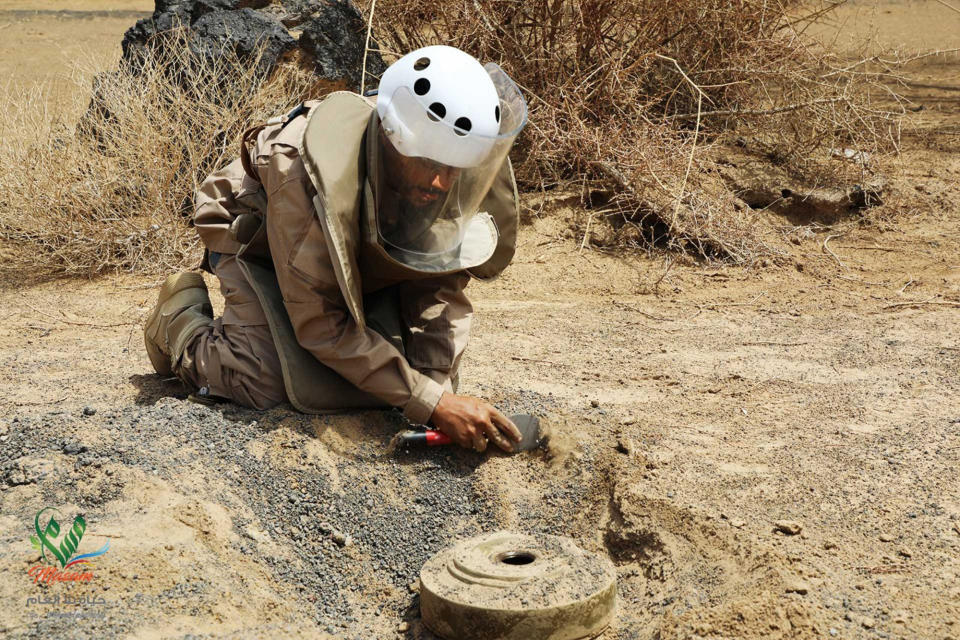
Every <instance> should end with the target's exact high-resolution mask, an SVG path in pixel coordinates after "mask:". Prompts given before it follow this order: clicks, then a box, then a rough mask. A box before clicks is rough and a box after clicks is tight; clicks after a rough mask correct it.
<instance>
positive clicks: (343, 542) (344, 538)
mask: <svg viewBox="0 0 960 640" xmlns="http://www.w3.org/2000/svg"><path fill="white" fill-rule="evenodd" d="M330 537H331V538H333V541H334V542H335V543H336V544H337V546H339V547H349V546H350V545H351V544H353V540H351V539H350V536H348V535H346V534H345V533H340V532H339V531H334V532H333V535H332V536H330Z"/></svg>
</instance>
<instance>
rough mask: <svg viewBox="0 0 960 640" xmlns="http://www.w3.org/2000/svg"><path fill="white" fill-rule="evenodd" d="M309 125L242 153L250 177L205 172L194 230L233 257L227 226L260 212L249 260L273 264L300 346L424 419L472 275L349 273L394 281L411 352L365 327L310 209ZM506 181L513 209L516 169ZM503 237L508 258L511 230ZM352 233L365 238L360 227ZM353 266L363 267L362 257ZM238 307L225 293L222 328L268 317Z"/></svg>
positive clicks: (444, 383) (444, 369)
mask: <svg viewBox="0 0 960 640" xmlns="http://www.w3.org/2000/svg"><path fill="white" fill-rule="evenodd" d="M355 97H357V96H355ZM357 98H359V97H357ZM317 104H318V103H307V104H306V106H307V107H308V108H314V107H316V106H317ZM306 125H307V118H306V117H304V116H302V115H300V116H298V117H295V118H293V119H291V120H290V121H289V122H286V123H284V122H277V123H274V124H271V125H268V126H266V127H265V128H263V129H262V130H261V131H260V133H259V135H257V137H256V141H255V143H253V144H252V145H245V148H244V152H245V153H248V160H249V163H248V169H249V170H250V173H251V174H253V175H248V174H247V172H246V171H245V170H244V167H243V163H242V162H241V160H239V159H238V160H236V161H234V162H233V163H231V164H230V165H228V166H227V167H225V168H224V169H222V170H220V171H218V172H216V173H214V174H212V175H211V176H209V177H208V178H207V179H206V180H205V181H204V182H203V184H202V185H201V186H200V188H199V190H198V193H197V202H196V214H195V217H194V223H195V225H196V228H197V231H198V233H199V235H200V237H201V239H202V241H203V242H204V244H205V245H206V247H207V248H208V249H209V250H210V251H211V252H216V253H220V254H228V255H229V254H236V253H238V252H239V251H240V250H241V248H242V245H241V244H240V243H239V242H237V241H236V240H235V239H234V238H233V237H232V235H231V234H230V233H229V227H230V225H231V223H232V222H233V221H234V219H235V218H236V217H237V216H238V215H240V214H242V213H250V212H255V213H258V214H260V215H262V216H263V218H264V219H265V229H266V234H265V235H266V242H261V243H260V244H259V246H254V244H255V243H251V245H250V246H247V247H246V248H245V249H244V251H245V255H246V256H247V257H248V258H249V257H250V256H253V258H254V259H257V258H258V257H259V258H261V259H262V260H263V261H264V262H265V263H270V262H272V266H273V269H274V271H275V273H276V278H277V282H278V284H279V288H280V291H281V293H282V297H283V305H284V307H285V308H286V312H287V314H288V316H289V319H290V322H291V324H292V326H293V331H294V333H295V335H296V340H297V342H299V344H300V345H301V346H302V347H303V348H304V349H306V350H307V351H309V353H310V354H312V355H313V356H314V357H315V358H316V359H317V360H318V361H320V362H322V363H323V364H325V365H326V366H327V367H329V368H330V369H332V370H334V371H336V372H337V373H338V374H340V375H341V376H342V377H343V378H345V379H346V380H347V381H349V382H351V383H352V384H353V385H355V386H356V387H357V388H359V389H360V390H362V391H364V392H367V393H369V394H371V395H373V396H376V397H377V398H379V399H381V400H382V401H384V402H385V403H387V404H389V405H392V406H395V407H399V408H401V409H402V410H403V412H404V414H405V416H406V417H407V418H408V419H409V420H411V421H412V422H416V423H426V422H427V421H428V420H429V418H430V416H431V414H432V413H433V410H434V408H435V407H436V405H437V402H438V401H439V400H440V396H441V395H442V393H443V391H444V390H445V389H446V390H450V389H451V376H452V375H454V374H455V373H456V371H457V368H458V366H459V361H460V358H461V355H462V353H463V351H464V349H465V348H466V345H467V341H468V334H469V329H470V319H471V314H472V307H471V305H470V301H469V300H468V299H467V297H466V295H465V293H464V288H465V287H466V285H467V283H468V282H469V279H470V276H469V275H468V274H467V273H466V272H463V271H460V272H457V273H453V274H448V275H441V276H432V277H423V278H421V279H410V280H401V281H397V280H396V279H395V277H394V278H391V277H386V278H385V277H383V274H381V273H366V272H363V273H360V274H353V275H354V276H355V277H356V276H357V275H359V276H360V277H359V279H360V281H361V283H362V284H361V286H362V292H363V296H364V297H366V296H367V295H369V294H374V295H375V294H376V292H377V291H379V290H381V289H383V288H385V287H387V286H391V285H395V286H396V287H397V288H398V289H399V301H400V314H401V323H402V324H403V325H405V327H406V328H407V330H408V331H409V333H408V335H405V336H404V346H405V349H406V353H405V354H401V353H400V352H399V351H398V349H397V348H396V347H394V346H393V345H392V344H391V343H390V342H389V341H388V340H387V339H385V338H384V337H383V336H381V335H380V334H379V333H377V332H376V331H374V330H373V329H371V328H370V327H369V326H367V325H366V323H365V322H364V321H363V314H362V311H361V312H360V313H357V309H356V306H353V307H351V304H352V305H356V304H357V300H356V297H357V296H355V295H353V296H350V295H348V296H345V295H344V291H343V290H342V286H341V284H342V281H343V273H342V270H343V267H342V264H343V262H342V260H339V261H338V259H337V258H338V256H336V255H332V252H331V250H330V247H329V246H328V242H327V237H326V236H325V233H324V228H323V225H322V224H321V216H322V215H323V212H318V211H317V208H316V207H315V206H314V203H315V201H314V198H315V197H316V196H317V188H316V186H315V185H314V183H313V182H312V181H311V178H310V176H309V175H308V172H307V171H306V169H305V167H304V162H303V160H302V159H301V156H300V152H299V150H298V149H299V147H300V144H301V141H302V138H303V136H304V130H305V128H306ZM338 152H339V150H338V149H330V153H338ZM509 178H510V187H512V188H511V189H510V190H511V191H512V194H511V195H512V196H513V200H514V201H513V203H512V204H513V205H514V206H515V204H516V203H515V196H516V189H515V184H514V183H513V176H512V171H510V175H509ZM507 232H508V234H509V235H510V236H511V237H510V241H511V242H510V244H511V247H510V249H511V250H510V254H511V256H512V246H513V241H514V240H515V225H514V226H513V227H512V228H511V229H507ZM347 233H348V234H349V233H352V231H350V230H349V229H348V231H347ZM355 233H356V235H357V236H359V235H360V229H356V230H355ZM261 237H262V236H261ZM346 244H347V246H348V247H352V248H353V250H354V251H356V252H357V253H359V251H360V250H359V247H360V246H361V245H362V243H361V242H360V241H359V239H358V238H357V237H354V238H347V243H346ZM339 257H340V258H343V256H339ZM350 262H351V263H352V264H355V265H356V264H362V261H361V260H360V257H359V255H358V256H353V257H352V258H351V260H350ZM506 262H509V257H507V260H506ZM504 266H505V265H504ZM338 269H339V270H341V273H340V274H338V273H337V271H338ZM497 272H499V269H498V270H497ZM338 275H339V278H338ZM347 293H348V294H349V292H347ZM347 298H349V299H350V300H349V303H348V299H347ZM236 302H237V303H235V304H231V301H230V299H229V296H227V305H226V308H225V311H224V321H225V322H226V321H227V320H228V316H230V319H231V320H233V321H235V322H236V323H239V324H242V323H243V320H244V317H243V316H244V314H245V313H248V314H251V315H252V316H261V315H262V314H261V313H260V311H259V308H251V305H258V304H259V303H258V302H257V301H256V300H244V301H239V300H238V301H236Z"/></svg>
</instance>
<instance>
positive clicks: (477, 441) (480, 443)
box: [473, 429, 487, 453]
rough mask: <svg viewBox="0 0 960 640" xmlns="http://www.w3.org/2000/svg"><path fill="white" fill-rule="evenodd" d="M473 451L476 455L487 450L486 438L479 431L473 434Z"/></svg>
mask: <svg viewBox="0 0 960 640" xmlns="http://www.w3.org/2000/svg"><path fill="white" fill-rule="evenodd" d="M473 449H474V451H476V452H477V453H483V452H484V451H486V450H487V438H486V436H484V435H483V432H481V431H480V430H479V429H478V430H477V431H475V432H474V434H473Z"/></svg>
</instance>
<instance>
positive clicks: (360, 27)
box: [300, 3, 385, 87]
mask: <svg viewBox="0 0 960 640" xmlns="http://www.w3.org/2000/svg"><path fill="white" fill-rule="evenodd" d="M365 36H366V34H365V30H364V24H363V19H362V17H361V15H360V12H359V11H357V10H356V9H355V8H354V7H353V6H352V5H350V4H347V3H334V4H331V5H330V6H329V7H328V8H327V9H326V10H325V11H322V12H320V13H318V14H317V15H316V16H315V17H314V18H313V19H312V20H310V21H309V22H307V23H306V25H305V26H304V28H303V35H302V36H300V48H301V49H303V50H304V51H306V52H307V53H308V54H310V56H311V58H312V60H313V67H314V70H315V71H316V73H317V74H318V75H320V76H321V77H323V78H337V77H346V78H347V79H348V80H349V83H350V85H351V86H352V87H358V86H359V85H360V70H361V68H362V67H363V44H364V39H365ZM373 46H375V45H373V44H371V48H372V47H373ZM369 58H371V59H368V60H367V65H368V66H367V71H368V72H369V73H373V74H376V75H380V74H381V73H383V71H384V69H385V66H384V64H383V60H382V59H381V58H380V54H376V53H374V54H371V55H370V56H369Z"/></svg>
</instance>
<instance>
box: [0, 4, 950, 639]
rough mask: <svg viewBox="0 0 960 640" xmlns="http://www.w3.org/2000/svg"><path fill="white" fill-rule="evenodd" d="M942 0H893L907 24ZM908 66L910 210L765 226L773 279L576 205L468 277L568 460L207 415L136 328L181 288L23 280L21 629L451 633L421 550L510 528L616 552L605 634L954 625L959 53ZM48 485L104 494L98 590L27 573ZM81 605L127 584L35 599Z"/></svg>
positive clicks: (477, 333)
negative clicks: (579, 235) (584, 218)
mask: <svg viewBox="0 0 960 640" xmlns="http://www.w3.org/2000/svg"><path fill="white" fill-rule="evenodd" d="M27 4H28V3H4V4H3V5H2V6H0V23H2V22H3V20H4V18H3V11H4V10H6V9H7V8H8V5H10V7H11V8H16V9H18V10H19V9H21V8H23V7H22V6H21V5H27ZM64 4H65V5H67V4H70V3H64ZM75 4H78V3H75ZM83 4H84V6H90V5H87V3H83ZM97 4H98V8H97V9H98V10H100V9H102V8H101V7H99V5H100V4H103V5H104V6H108V5H109V6H114V7H121V5H122V7H121V8H122V9H123V10H124V11H126V10H130V9H131V7H128V6H127V4H128V3H108V2H103V3H97ZM130 4H131V5H135V6H132V8H133V9H138V8H140V6H141V5H142V4H143V3H130ZM917 4H918V3H893V2H889V3H884V4H883V5H881V6H882V11H886V10H889V11H891V12H894V13H892V14H890V15H893V16H895V17H897V16H899V17H898V18H897V19H891V23H893V24H896V25H899V26H901V27H902V25H904V24H908V23H909V20H910V19H911V18H912V17H913V16H915V15H920V14H921V12H918V11H916V7H915V5H917ZM922 4H923V5H924V7H925V10H926V9H929V8H930V7H932V5H933V4H935V3H922ZM14 5H16V7H14ZM33 6H36V5H33ZM45 6H46V5H45ZM862 6H863V3H855V4H853V5H851V6H850V7H846V8H845V10H849V11H860V10H861V9H862ZM938 6H939V5H938ZM148 8H149V7H148ZM882 15H888V14H882ZM936 15H938V16H940V17H939V18H938V20H939V21H940V22H941V23H942V22H943V21H948V20H951V19H954V17H955V18H956V19H957V22H956V24H958V25H960V14H955V13H951V12H950V11H949V10H948V9H944V10H943V12H942V13H938V14H936ZM36 19H37V20H41V19H42V18H41V17H38V18H36ZM57 19H58V20H59V19H60V18H57ZM63 19H64V20H68V21H72V22H69V25H70V26H69V28H68V29H67V30H68V31H69V32H70V33H72V34H73V38H72V39H71V41H70V44H71V46H72V44H73V43H74V42H75V41H78V40H79V39H80V38H81V36H83V37H91V38H94V39H97V40H98V41H99V40H100V35H99V31H93V32H92V33H89V34H88V36H84V35H83V34H86V33H87V31H85V29H86V28H87V27H89V28H90V29H93V30H96V29H100V28H101V26H103V25H102V24H101V23H100V22H98V21H87V19H85V18H79V17H75V18H63ZM121 22H122V23H123V24H122V27H121V26H120V23H121ZM129 22H130V20H129V19H124V20H118V21H117V25H118V29H117V31H115V32H114V33H113V35H111V38H113V40H111V42H118V41H119V33H120V32H121V31H122V28H123V27H125V26H127V25H128V24H129ZM956 33H960V31H958V30H953V31H949V30H947V31H946V32H945V34H943V33H941V41H935V39H934V38H933V36H930V37H929V41H928V42H924V43H921V44H922V45H923V46H932V47H941V48H948V47H949V45H950V43H949V42H946V41H943V40H944V39H945V40H949V38H950V37H954V38H956V36H955V34H956ZM953 46H956V45H953ZM2 58H3V59H5V60H8V59H9V54H8V55H7V56H3V57H2ZM8 61H9V60H8ZM915 64H916V67H915V68H913V69H912V72H913V74H914V77H915V80H914V81H912V84H911V85H910V87H909V90H910V92H912V93H910V97H911V99H912V100H914V102H915V103H916V104H917V105H922V106H923V107H924V109H923V110H921V111H919V112H918V113H917V115H916V117H915V118H914V119H913V120H912V124H911V127H910V128H909V129H908V130H907V135H906V136H905V140H904V153H903V156H902V158H901V162H900V167H901V170H902V171H901V174H900V175H899V176H898V177H897V178H895V180H894V184H893V187H892V188H893V189H894V191H895V192H896V194H898V196H899V198H900V201H901V202H903V203H904V205H903V209H902V211H900V212H899V215H898V216H896V217H895V218H893V219H892V220H888V219H883V218H880V217H878V216H873V215H871V214H870V213H868V214H867V215H866V216H865V217H864V218H863V219H859V220H849V221H845V222H843V223H841V224H837V225H833V226H832V227H830V228H825V227H817V226H812V227H793V226H791V225H789V224H787V223H786V222H785V221H779V222H778V221H777V220H770V221H768V223H769V224H771V225H773V226H772V228H773V229H774V231H775V232H777V233H782V234H783V235H784V237H788V238H791V239H793V240H794V242H791V243H788V245H787V246H789V247H790V249H789V251H788V252H785V253H784V254H783V255H781V256H778V257H776V258H775V259H774V260H772V261H770V262H769V263H768V264H767V265H766V266H761V265H759V264H758V265H757V266H756V268H752V269H751V268H724V267H722V266H717V265H708V264H684V263H682V261H678V260H675V259H673V258H672V257H671V256H662V255H649V256H630V257H623V256H620V257H618V256H611V255H607V254H604V253H600V252H597V251H592V250H590V249H589V248H585V249H583V250H582V251H581V250H580V247H579V243H578V242H577V239H576V238H574V239H570V238H566V237H565V232H566V231H567V229H568V224H569V220H571V219H573V218H575V217H576V216H578V215H580V214H579V212H578V211H576V210H575V209H571V208H569V207H567V206H566V205H564V204H563V203H562V202H554V203H553V204H552V205H551V206H550V207H548V208H547V209H545V210H544V212H543V213H541V214H540V215H531V216H530V218H531V221H530V224H529V225H528V226H526V227H525V228H524V229H523V232H522V234H521V239H520V242H521V244H520V250H519V253H518V256H517V259H516V261H515V264H514V265H513V266H511V268H510V269H509V270H508V271H507V272H506V274H505V275H504V276H503V277H502V278H500V279H499V280H497V281H496V282H493V283H490V284H485V285H480V284H473V285H471V289H470V290H471V292H472V296H473V299H474V301H475V306H476V317H475V328H474V331H473V334H472V335H473V340H472V344H471V347H470V349H469V351H468V352H467V355H466V359H465V364H464V371H463V376H462V383H461V390H462V391H464V392H466V393H471V394H475V395H479V396H483V397H485V398H488V399H490V400H491V401H493V402H495V403H496V404H497V405H498V406H500V407H501V408H502V409H504V410H506V411H508V412H522V411H526V412H534V413H537V414H539V415H542V416H544V417H545V419H546V420H548V421H549V422H550V424H551V425H552V430H553V437H552V440H551V444H550V447H549V449H548V450H547V451H543V452H538V453H534V454H529V455H524V456H515V457H505V456H489V457H481V456H478V455H475V454H473V453H470V452H464V451H457V450H449V449H443V450H440V449H434V450H430V451H418V450H402V449H401V450H397V449H395V448H393V447H392V446H391V437H392V435H393V434H394V433H395V432H396V431H397V429H399V428H401V427H402V426H403V421H402V419H401V418H400V416H399V415H398V414H396V413H393V412H369V413H363V414H358V415H349V416H336V417H305V416H301V415H299V414H297V413H295V412H293V411H292V410H290V409H289V408H279V409H276V410H273V411H269V412H264V413H257V412H252V411H247V410H244V409H241V408H238V407H234V406H231V405H220V406H215V407H206V406H201V405H197V404H194V403H192V402H188V401H187V400H186V399H185V398H186V395H187V390H185V389H183V388H182V387H181V386H180V384H179V383H177V382H176V381H171V380H162V379H160V378H159V377H158V376H156V375H154V374H153V373H152V371H151V368H150V365H149V362H148V360H147V358H146V356H145V354H144V353H143V350H142V344H141V334H140V323H141V322H142V320H143V318H144V317H145V315H146V314H147V313H148V311H149V309H150V307H151V305H152V303H153V301H154V298H155V289H156V287H157V286H158V283H156V282H150V281H145V280H143V279H140V278H134V277H128V276H118V277H108V278H101V279H98V280H95V281H90V282H87V281H60V282H54V283H46V284H42V285H37V286H31V287H27V288H19V289H15V290H11V289H7V290H3V291H0V384H2V388H3V394H2V396H0V489H2V491H0V505H2V511H0V572H2V575H3V580H0V596H2V597H3V598H4V600H5V602H7V603H8V606H6V607H4V608H3V609H2V612H0V633H2V634H3V635H4V637H17V638H34V637H37V638H39V637H57V638H59V637H74V638H87V637H89V638H103V637H137V638H141V637H143V638H154V637H156V638H167V637H172V638H196V637H218V638H226V637H237V638H240V637H254V636H256V637H261V636H268V635H269V636H271V637H318V636H319V637H323V635H324V634H327V635H329V636H330V637H336V638H364V639H366V638H393V637H397V638H430V637H431V636H430V635H429V634H428V633H427V632H426V631H425V630H423V628H422V626H421V624H420V622H419V618H418V613H417V606H418V600H417V595H416V593H415V590H416V585H415V584H411V583H413V582H414V581H415V579H416V576H417V572H418V571H419V568H420V566H422V564H423V562H424V561H425V560H426V559H427V558H428V557H430V555H432V554H433V553H436V552H437V551H439V550H440V549H442V548H444V547H446V546H448V545H450V544H452V543H453V542H454V541H456V540H459V539H463V538H465V537H469V536H472V535H475V534H478V533H481V532H485V531H491V530H495V529H498V528H508V529H514V530H518V531H522V532H527V533H533V534H537V533H549V534H559V535H567V536H571V537H573V538H574V539H576V540H577V541H578V543H579V544H580V545H581V546H583V547H584V548H586V549H589V550H592V551H596V552H599V553H602V554H606V555H608V556H609V557H610V558H611V559H612V560H613V561H614V562H615V564H616V566H617V572H618V580H619V612H618V617H617V622H616V625H615V628H613V629H611V630H610V631H608V632H607V633H606V634H605V637H608V638H619V639H622V640H626V639H633V638H638V639H639V638H661V639H667V638H831V637H838V638H936V639H938V640H944V639H946V638H954V639H955V640H956V639H957V638H960V482H958V475H957V474H958V469H960V323H958V320H960V207H958V206H957V199H958V197H960V187H958V180H960V153H958V148H960V147H958V144H960V141H958V139H957V132H958V130H960V106H958V100H957V97H958V96H960V84H958V78H960V61H958V59H957V57H956V56H952V57H951V56H940V57H936V58H934V59H925V60H922V61H918V62H917V63H915ZM951 136H952V137H951ZM951 140H952V141H953V142H950V141H951ZM565 207H567V208H565ZM212 284H213V283H212V282H211V285H212ZM44 507H56V508H57V509H58V510H59V512H60V513H61V514H62V518H60V520H61V524H63V526H64V527H66V526H68V524H69V523H70V522H72V520H73V518H74V516H75V515H77V514H81V513H82V514H84V516H85V518H86V521H87V530H86V534H85V537H84V538H83V539H82V543H81V546H80V549H81V550H82V552H89V551H92V550H95V549H98V548H99V547H100V546H101V545H102V544H104V542H105V540H106V539H109V540H110V550H109V552H107V553H106V554H105V555H103V556H102V557H100V558H98V559H96V560H95V561H94V562H93V566H94V568H93V569H92V572H93V574H94V576H95V577H94V579H93V581H92V582H90V583H81V584H73V583H69V582H62V583H57V584H53V585H51V586H43V585H35V584H33V581H32V578H30V577H29V576H28V575H27V571H28V570H29V568H30V567H32V566H34V565H35V564H36V562H37V558H38V554H37V553H35V552H34V550H33V549H32V547H31V546H30V542H29V536H30V535H31V534H32V533H34V531H33V526H34V525H33V523H34V517H35V515H36V513H37V511H39V510H40V509H42V508H44ZM56 595H60V596H62V597H63V598H66V597H67V596H70V597H71V598H74V599H75V598H77V597H78V596H87V597H89V598H94V597H102V598H103V599H104V602H103V603H97V604H93V605H89V604H88V605H76V604H69V605H68V604H65V603H64V602H65V601H64V600H61V602H59V603H53V602H51V603H48V604H43V603H42V602H40V603H37V602H31V601H30V600H29V599H30V598H37V597H40V598H41V601H42V600H43V599H44V598H50V599H51V601H52V599H53V596H56Z"/></svg>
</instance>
